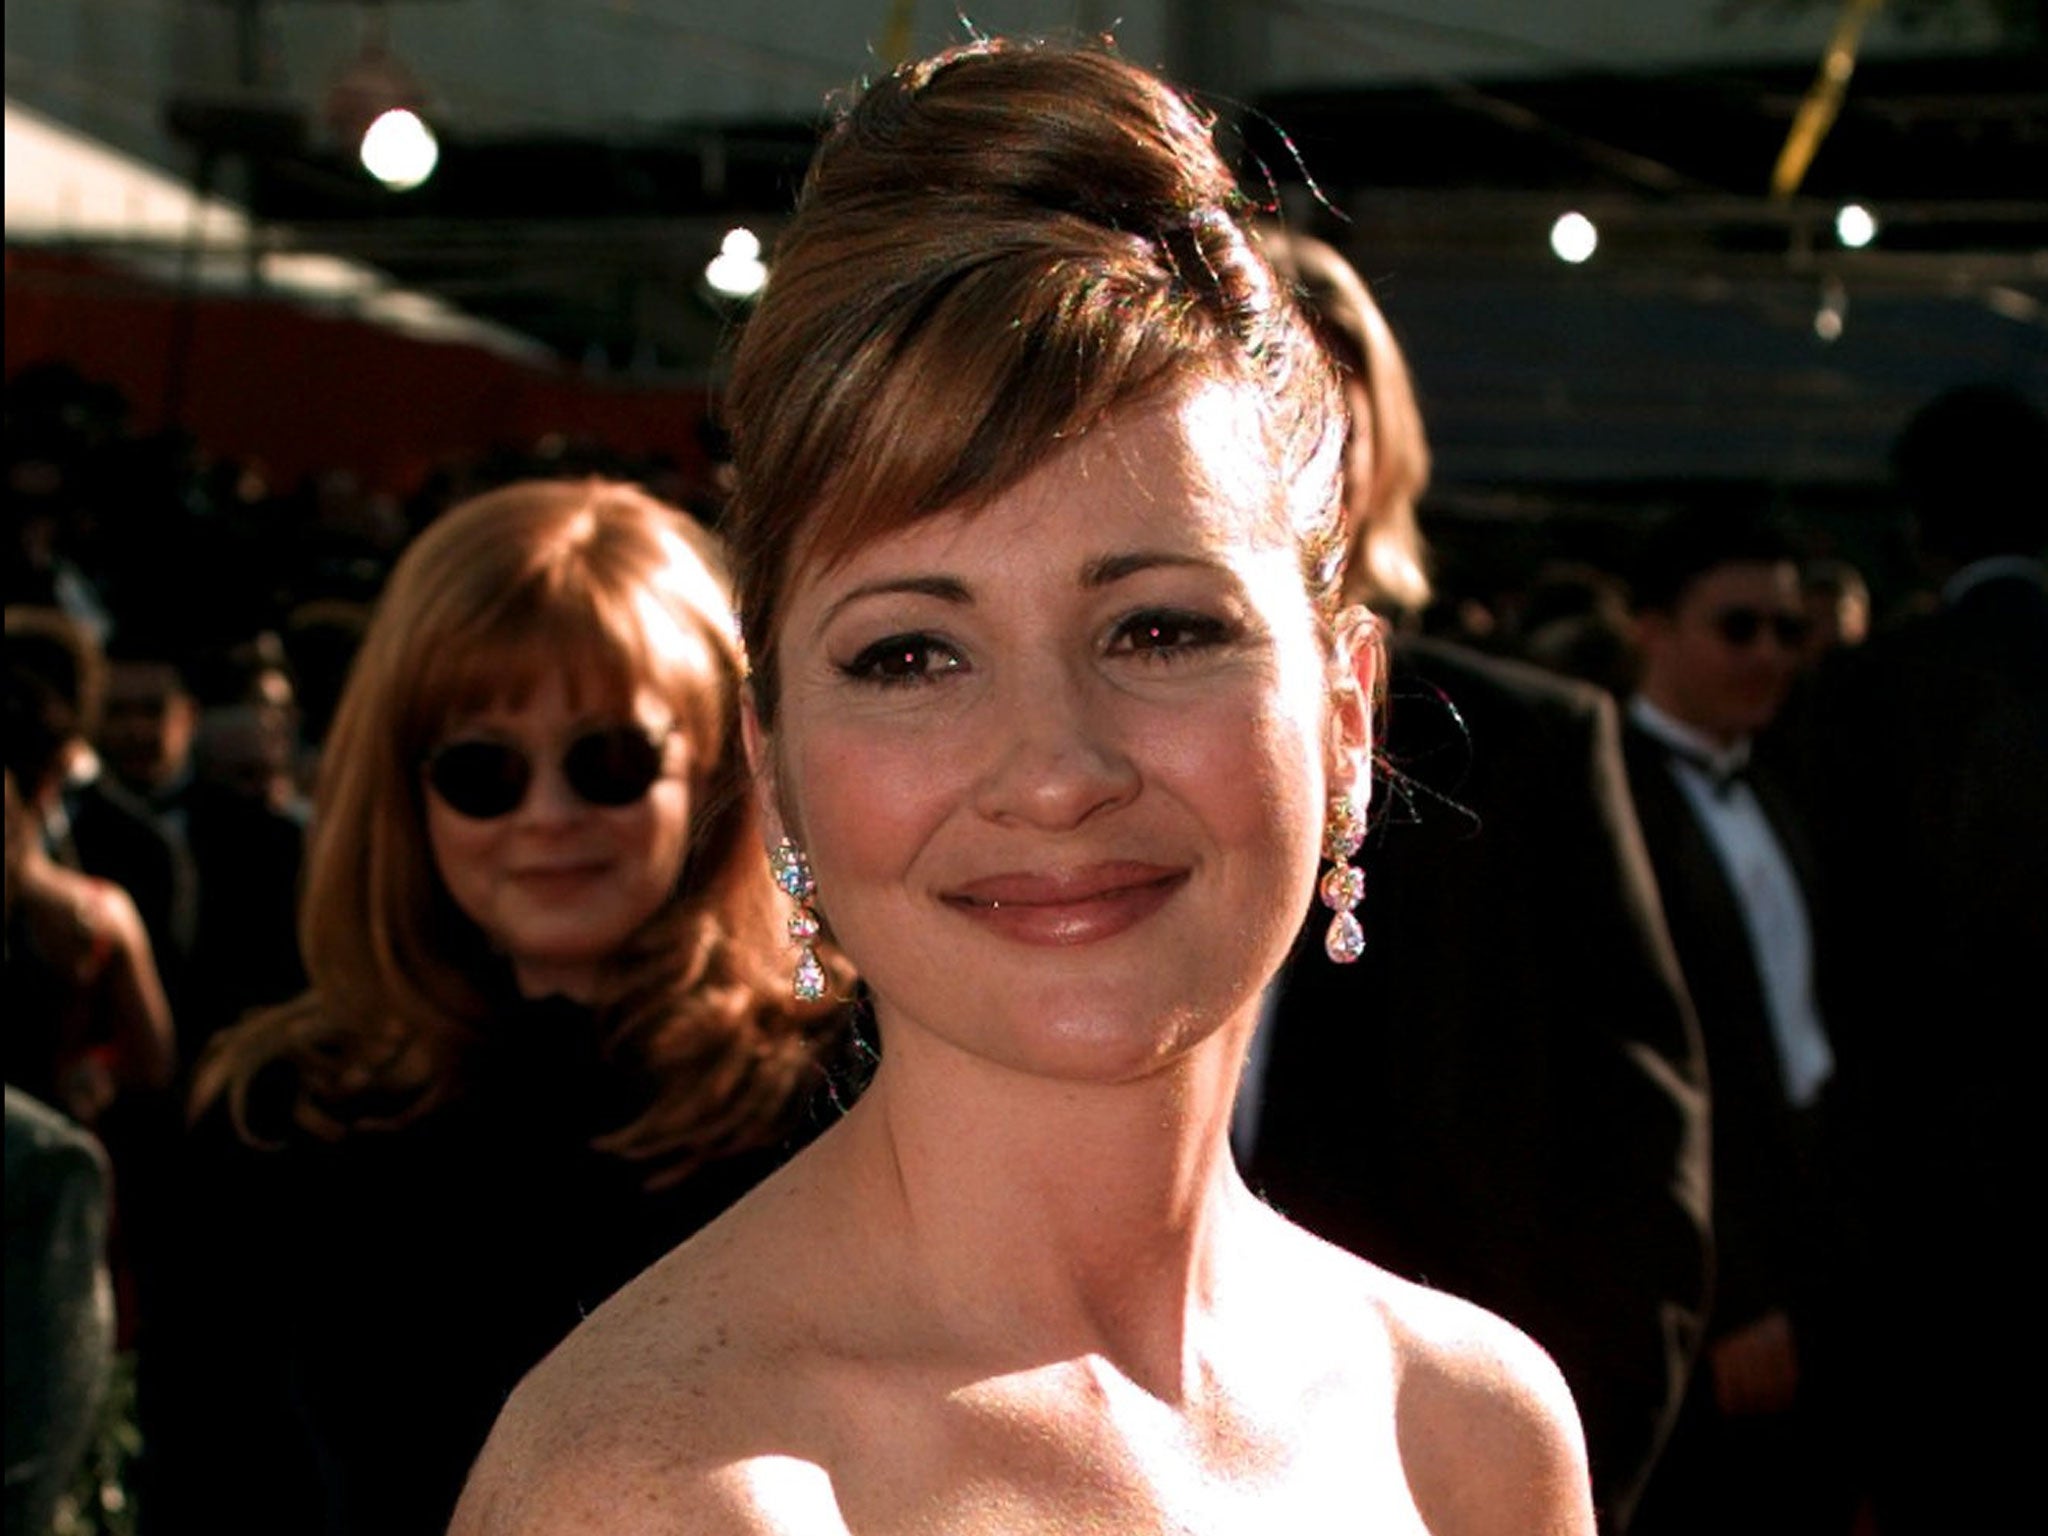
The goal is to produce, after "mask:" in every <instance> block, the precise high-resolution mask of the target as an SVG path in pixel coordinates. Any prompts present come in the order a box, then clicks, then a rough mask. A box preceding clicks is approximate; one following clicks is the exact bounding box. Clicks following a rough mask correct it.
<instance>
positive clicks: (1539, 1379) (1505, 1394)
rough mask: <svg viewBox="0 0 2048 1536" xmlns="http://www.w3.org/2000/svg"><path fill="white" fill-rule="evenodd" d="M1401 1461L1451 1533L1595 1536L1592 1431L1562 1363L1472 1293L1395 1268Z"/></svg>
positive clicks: (1390, 1289) (1442, 1528)
mask: <svg viewBox="0 0 2048 1536" xmlns="http://www.w3.org/2000/svg"><path fill="white" fill-rule="evenodd" d="M1382 1294H1383V1296H1384V1298H1385V1307H1384V1312H1385V1316H1386V1318H1387V1322H1388V1329H1389V1338H1390V1342H1391V1344H1392V1348H1393V1354H1394V1360H1395V1364H1396V1369H1397V1372H1398V1380H1399V1385H1398V1388H1397V1403H1396V1411H1397V1414H1398V1418H1399V1436H1400V1442H1401V1459H1402V1464H1403V1466H1404V1468H1405V1469H1406V1471H1407V1473H1408V1480H1409V1485H1410V1487H1411V1489H1412V1491H1413V1493H1414V1496H1415V1502H1416V1506H1417V1508H1418V1509H1420V1510H1421V1511H1422V1513H1423V1515H1424V1517H1425V1519H1426V1520H1427V1521H1428V1523H1429V1528H1430V1529H1431V1530H1432V1531H1437V1532H1442V1533H1444V1536H1494V1533H1499V1536H1510V1533H1512V1536H1591V1533H1592V1531H1593V1504H1592V1488H1591V1483H1590V1479H1589V1474H1588V1470H1587V1463H1586V1443H1585V1434H1584V1431H1583V1429H1582V1428H1581V1426H1580V1423H1579V1414H1578V1408H1577V1406H1576V1405H1575V1404H1574V1403H1573V1401H1572V1395H1571V1389H1570V1388H1569V1387H1568V1386H1567V1385H1566V1384H1565V1379H1564V1376H1563V1374H1562V1373H1561V1372H1559V1370H1558V1368H1557V1366H1556V1364H1555V1362H1553V1361H1552V1360H1551V1358H1550V1356H1549V1355H1548V1354H1546V1353H1545V1352H1544V1350H1543V1349H1542V1347H1541V1346H1539V1345H1538V1344H1537V1343H1536V1342H1535V1340H1533V1339H1531V1338H1530V1337H1529V1336H1528V1335H1527V1334H1525V1333H1523V1332H1522V1331H1521V1330H1520V1329H1518V1328H1516V1327H1514V1326H1513V1325H1512V1324H1509V1323H1507V1322H1505V1321H1503V1320H1502V1319H1501V1318H1499V1317H1496V1316H1495V1315H1494V1314H1493V1313H1491V1312H1488V1311H1485V1310H1484V1309H1482V1308H1480V1307H1476V1306H1474V1305H1472V1304H1471V1303H1470V1302H1466V1301H1462V1300H1460V1299H1458V1298H1457V1297H1455V1296H1449V1295H1445V1294H1444V1293H1442V1292H1440V1291H1431V1290H1428V1289H1425V1288H1424V1287H1421V1286H1414V1285H1409V1284H1407V1283H1406V1282H1404V1281H1399V1280H1394V1279H1392V1278H1391V1277H1389V1278H1388V1279H1387V1281H1386V1283H1385V1285H1384V1287H1383V1288H1382Z"/></svg>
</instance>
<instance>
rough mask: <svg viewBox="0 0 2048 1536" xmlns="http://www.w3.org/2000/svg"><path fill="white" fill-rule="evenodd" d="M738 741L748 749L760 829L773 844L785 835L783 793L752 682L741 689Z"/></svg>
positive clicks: (748, 768) (772, 744) (748, 771)
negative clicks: (778, 783) (757, 706)
mask: <svg viewBox="0 0 2048 1536" xmlns="http://www.w3.org/2000/svg"><path fill="white" fill-rule="evenodd" d="M740 741H741V743H742V744H743V745H744V746H745V747H746V749H747V776H748V777H749V779H751V780H752V782H753V795H754V809H755V812H756V814H757V815H758V816H759V817H760V821H761V832H762V835H763V836H764V837H766V838H767V839H768V842H769V844H770V845H771V846H773V845H774V844H776V843H778V842H780V841H781V840H782V839H783V837H784V836H785V835H787V834H786V829H785V827H784V825H783V820H782V804H781V800H782V797H781V795H780V793H778V790H777V779H778V775H777V774H776V772H775V742H774V740H773V738H771V737H770V736H769V734H768V732H767V731H766V729H764V728H763V726H762V724H761V715H760V711H759V710H758V709H756V708H755V706H754V688H753V685H752V684H751V683H749V684H748V685H747V686H746V687H744V688H742V689H741V690H740Z"/></svg>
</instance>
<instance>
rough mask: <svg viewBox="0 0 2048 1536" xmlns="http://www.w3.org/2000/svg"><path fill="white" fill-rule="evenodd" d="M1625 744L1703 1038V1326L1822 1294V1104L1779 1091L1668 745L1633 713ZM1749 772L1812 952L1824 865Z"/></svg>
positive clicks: (1766, 1037)
mask: <svg viewBox="0 0 2048 1536" xmlns="http://www.w3.org/2000/svg"><path fill="white" fill-rule="evenodd" d="M1623 744H1624V750H1625V753H1626V756H1627V760H1628V773H1629V784H1630V787H1631V788H1632V790H1633V791H1634V795H1635V803H1636V812H1637V815H1638V817H1639V818H1640V820H1641V823H1642V828H1643V837H1644V840H1645V841H1646V842H1647V843H1648V845H1649V849H1650V862H1651V864H1652V865H1653V866H1654V867H1655V869H1656V871H1657V887H1658V890H1659V892H1660V893H1661V894H1662V897H1663V901H1664V915H1665V917H1666V919H1667V920H1668V921H1669V923H1670V926H1671V938H1672V942H1673V943H1674V944H1676V945H1677V947H1678V959H1679V964H1680V965H1681V966H1682V967H1683V969H1684V972H1685V980H1686V986H1687V990H1688V991H1689V992H1690V993H1691V996H1692V1001H1693V1007H1694V1008H1695V1010H1696V1011H1697V1013H1698V1015H1699V1022H1700V1033H1701V1035H1702V1037H1703V1038H1704V1040H1705V1042H1706V1050H1707V1075H1708V1079H1709V1081H1710V1083H1711V1084H1712V1103H1713V1147H1714V1152H1713V1168H1714V1172H1713V1190H1714V1206H1713V1212H1714V1243H1715V1261H1716V1264H1715V1285H1714V1303H1713V1308H1712V1314H1711V1321H1710V1323H1709V1328H1708V1331H1709V1333H1710V1334H1712V1333H1718V1332H1722V1331H1725V1330H1727V1329H1730V1328H1734V1327H1737V1326H1740V1325H1741V1324H1743V1323H1746V1322H1750V1321H1753V1320H1754V1319H1755V1318H1757V1317H1759V1316H1761V1315H1762V1314H1763V1313H1765V1312H1767V1311H1769V1310H1771V1309H1773V1308H1777V1307H1783V1308H1787V1309H1788V1310H1797V1311H1800V1312H1802V1313H1810V1312H1812V1311H1813V1310H1814V1309H1816V1308H1824V1307H1825V1306H1826V1305H1828V1303H1827V1302H1826V1301H1824V1300H1823V1295H1822V1293H1823V1292H1824V1291H1825V1289H1826V1286H1827V1280H1826V1274H1827V1267H1828V1264H1829V1263H1830V1257H1829V1256H1830V1254H1831V1253H1832V1251H1833V1247H1834V1244H1835V1237H1834V1233H1835V1230H1836V1217H1835V1215H1834V1213H1833V1212H1832V1210H1831V1208H1830V1205H1829V1202H1830V1200H1831V1198H1832V1182H1831V1179H1830V1177H1829V1175H1828V1173H1827V1158H1828V1152H1827V1148H1826V1143H1825V1129H1824V1127H1823V1126H1822V1124H1821V1115H1822V1113H1823V1111H1822V1110H1821V1109H1819V1108H1814V1109H1808V1110H1800V1109H1795V1108H1794V1107H1793V1106H1792V1105H1791V1103H1790V1102H1789V1101H1788V1100H1787V1099H1786V1097H1785V1090H1784V1086H1783V1078H1782V1075H1781V1070H1780V1067H1779V1062H1778V1051H1777V1046H1776V1043H1775V1040H1774V1037H1773V1035H1772V1032H1771V1024H1770V1016H1769V1014H1768V1012H1767V1011H1766V1004H1765V1001H1764V984H1763V980H1762V977H1761V975H1760V973H1759V970H1758V965H1757V959H1756V954H1755V951H1754V950H1753V949H1752V948H1751V945H1750V938H1749V930H1748V928H1747V927H1746V926H1745V924H1744V919H1743V915H1742V908H1741V905H1740V903H1739V901H1738V899H1737V896H1736V892H1735V888H1734V886H1733V885H1732V884H1731V883H1730V881H1729V879H1728V876H1727V873H1726V871H1725V870H1724V868H1723V867H1722V864H1721V859H1720V855H1719V854H1717V853H1716V852H1715V850H1714V846H1713V844H1712V842H1710V841H1709V839H1708V837H1707V833H1706V830H1705V828H1704V827H1702V826H1701V825H1700V821H1699V818H1698V817H1697V816H1696V815H1695V814H1694V813H1693V808H1692V806H1691V804H1690V803H1689V802H1688V801H1687V800H1686V798H1685V793H1684V791H1683V790H1682V789H1680V788H1679V785H1678V781H1677V780H1676V779H1675V778H1673V777H1672V773H1671V765H1670V760H1669V753H1668V751H1667V749H1666V748H1665V747H1664V745H1663V744H1662V743H1661V742H1659V741H1658V740H1657V739H1656V738H1655V737H1653V736H1651V735H1649V734H1648V733H1647V732H1645V731H1643V730H1641V729H1639V728H1638V727H1636V726H1634V725H1633V724H1631V725H1629V726H1627V727H1626V728H1625V729H1624V732H1623ZM1750 783H1751V788H1752V789H1753V791H1754V792H1755V794H1756V797H1757V801H1758V803H1759V804H1760V805H1761V806H1762V807H1763V811H1764V815H1765V818H1766V819H1767V820H1768V821H1769V822H1770V824H1771V829H1772V831H1773V832H1775V833H1776V834H1777V838H1778V842H1779V844H1780V845H1781V846H1782V847H1783V848H1784V850H1785V854H1786V857H1787V859H1788V860H1789V861H1790V863H1791V865H1792V870H1793V874H1794V876H1795V877H1796V878H1797V880H1798V882H1799V886H1800V890H1801V894H1802V896H1803V897H1804V899H1805V902H1806V907H1807V916H1808V924H1809V927H1810V929H1811V933H1812V938H1813V942H1814V946H1815V953H1816V957H1817V958H1818V957H1819V955H1820V952H1821V950H1822V948H1823V946H1824V943H1825V938H1824V933H1823V929H1822V917H1823V914H1822V910H1821V909H1820V907H1819V906H1818V905H1817V898H1818V894H1819V878H1818V872H1817V869H1816V866H1815V862H1814V859H1813V855H1812V851H1811V848H1810V845H1809V841H1808V839H1807V837H1806V834H1805V832H1804V829H1803V827H1802V825H1801V822H1800V819H1799V816H1798V813H1797V811H1796V809H1795V805H1794V801H1793V799H1792V796H1791V794H1790V792H1789V790H1788V789H1787V788H1786V787H1785V786H1784V785H1783V784H1782V783H1780V782H1779V781H1778V780H1777V779H1776V778H1775V777H1774V776H1773V775H1772V773H1771V771H1770V770H1769V769H1768V768H1767V767H1765V766H1763V765H1756V766H1754V767H1753V768H1752V772H1751V781H1750ZM1823 1097H1825V1090H1824V1091H1823Z"/></svg>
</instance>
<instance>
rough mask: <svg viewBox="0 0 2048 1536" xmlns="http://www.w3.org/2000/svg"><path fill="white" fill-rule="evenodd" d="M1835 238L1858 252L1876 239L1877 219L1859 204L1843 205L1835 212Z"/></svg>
mask: <svg viewBox="0 0 2048 1536" xmlns="http://www.w3.org/2000/svg"><path fill="white" fill-rule="evenodd" d="M1835 238H1836V239H1837V240H1839V241H1841V242H1842V244H1844V245H1846V246H1848V247H1849V249H1850V250H1852V251H1860V250H1862V249H1863V247H1864V246H1866V245H1868V244H1870V242H1871V241H1872V240H1875V239H1876V238H1877V217H1876V215H1874V214H1873V213H1872V212H1871V211H1870V210H1869V209H1868V208H1866V207H1864V206H1863V205H1862V204H1861V203H1844V204H1842V206H1841V207H1840V208H1839V209H1837V210H1836V211H1835Z"/></svg>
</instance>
